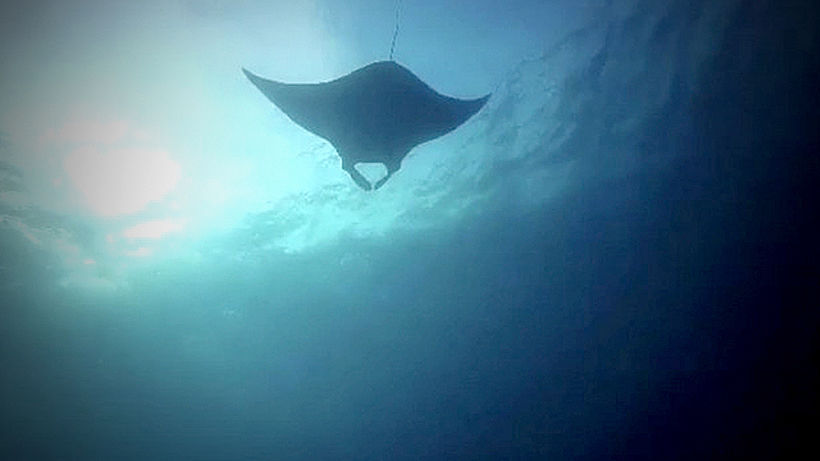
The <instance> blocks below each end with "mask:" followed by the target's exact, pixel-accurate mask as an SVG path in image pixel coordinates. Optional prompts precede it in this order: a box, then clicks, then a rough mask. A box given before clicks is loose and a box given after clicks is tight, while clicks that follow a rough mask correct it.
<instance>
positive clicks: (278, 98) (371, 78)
mask: <svg viewBox="0 0 820 461" xmlns="http://www.w3.org/2000/svg"><path fill="white" fill-rule="evenodd" d="M242 71H243V72H244V73H245V75H246V76H247V77H248V79H249V80H250V81H251V82H252V83H253V84H254V85H256V87H257V88H258V89H259V90H260V91H261V92H262V94H264V95H265V96H267V98H268V99H269V100H270V101H271V102H272V103H273V104H275V105H276V106H277V107H278V108H279V109H281V110H282V112H284V113H285V115H287V116H288V117H289V118H290V119H291V120H293V121H294V122H295V123H296V124H297V125H299V126H301V127H302V128H304V129H306V130H308V131H309V132H311V133H313V134H315V135H317V136H319V137H322V138H324V139H326V140H327V141H328V142H330V144H332V145H333V147H334V149H336V152H337V153H338V154H339V157H341V159H342V169H343V170H344V171H346V172H347V173H348V174H349V175H350V177H351V178H352V179H353V181H355V182H356V184H358V185H359V187H361V188H362V189H364V190H371V189H373V188H375V189H378V188H380V187H381V186H383V185H384V183H385V182H387V180H388V179H390V177H391V176H392V175H393V174H394V173H396V171H398V170H399V168H401V162H402V160H403V159H404V157H405V156H407V154H408V153H409V152H410V151H411V150H412V149H413V148H414V147H416V146H418V145H419V144H421V143H423V142H426V141H430V140H432V139H435V138H438V137H440V136H442V135H445V134H447V133H449V132H450V131H453V130H454V129H456V128H457V127H458V126H459V125H461V124H462V123H464V122H466V121H467V119H469V118H470V117H472V116H473V115H474V114H475V113H476V112H478V111H479V110H480V109H481V108H482V107H483V106H484V103H486V102H487V99H489V97H490V95H489V94H488V95H486V96H484V97H481V98H478V99H469V100H465V99H456V98H451V97H449V96H444V95H442V94H440V93H438V92H436V91H435V90H433V89H432V88H430V86H428V85H427V84H426V83H424V82H423V81H421V79H419V78H418V77H416V76H415V75H414V74H413V73H412V72H410V71H409V70H407V69H406V68H404V67H402V66H401V65H399V64H397V63H396V62H395V61H379V62H374V63H372V64H369V65H367V66H365V67H362V68H360V69H357V70H355V71H353V72H351V73H350V74H348V75H345V76H343V77H340V78H337V79H336V80H331V81H328V82H323V83H308V84H304V83H296V84H294V83H281V82H277V81H273V80H266V79H264V78H261V77H259V76H257V75H254V74H252V73H251V72H249V71H248V70H246V69H244V68H243V69H242ZM363 162H364V163H381V164H383V165H384V166H385V168H386V169H387V174H386V175H385V176H384V177H383V178H381V179H380V180H379V181H377V182H376V183H375V184H374V185H371V184H370V182H369V181H368V180H367V178H365V177H364V176H363V175H362V174H361V173H359V171H358V170H356V164H357V163H363Z"/></svg>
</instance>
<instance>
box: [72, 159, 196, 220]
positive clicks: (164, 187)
mask: <svg viewBox="0 0 820 461" xmlns="http://www.w3.org/2000/svg"><path fill="white" fill-rule="evenodd" d="M63 167H64V169H65V171H66V173H67V174H68V176H69V178H70V179H71V182H72V184H73V185H74V187H76V188H77V190H79V192H80V193H81V194H82V196H83V198H84V199H85V202H86V204H87V205H88V206H89V207H90V208H91V209H92V210H93V211H94V212H95V213H97V214H99V215H102V216H117V215H126V214H132V213H136V212H138V211H140V210H142V209H143V208H145V206H146V205H147V204H148V203H150V202H152V201H158V200H160V199H162V198H163V197H164V196H165V195H166V194H168V193H169V192H170V191H171V190H173V188H174V186H176V183H177V181H179V177H180V167H179V164H178V163H176V162H174V161H173V160H171V158H170V157H169V156H168V153H167V152H165V151H164V150H161V149H138V148H122V149H108V150H101V149H96V148H93V147H81V148H78V149H75V150H74V151H73V152H71V154H69V155H68V156H67V157H66V158H65V161H64V162H63Z"/></svg>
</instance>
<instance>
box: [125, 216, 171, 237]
mask: <svg viewBox="0 0 820 461" xmlns="http://www.w3.org/2000/svg"><path fill="white" fill-rule="evenodd" d="M184 227H185V222H184V221H182V220H179V219H157V220H153V221H145V222H141V223H139V224H137V225H135V226H132V227H129V228H128V229H125V230H124V231H123V232H122V235H123V237H125V238H129V239H158V238H162V236H163V235H165V234H168V233H169V232H178V231H181V230H182V229H183V228H184Z"/></svg>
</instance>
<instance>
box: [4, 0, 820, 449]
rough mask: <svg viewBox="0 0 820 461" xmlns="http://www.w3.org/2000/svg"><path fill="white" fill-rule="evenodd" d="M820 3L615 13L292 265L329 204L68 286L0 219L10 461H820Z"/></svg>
mask: <svg viewBox="0 0 820 461" xmlns="http://www.w3.org/2000/svg"><path fill="white" fill-rule="evenodd" d="M715 3H720V5H716V4H715ZM816 10H817V7H816V6H814V5H812V4H811V3H810V2H801V1H785V2H782V1H780V2H774V1H734V2H730V1H727V2H707V1H669V2H632V3H629V2H622V3H618V2H613V3H612V4H610V5H609V6H607V7H605V8H602V9H601V10H600V11H599V13H598V15H597V16H595V17H590V18H588V20H587V21H586V23H585V25H584V26H583V27H581V28H579V29H577V30H576V31H575V32H573V33H571V34H569V35H567V36H566V37H564V38H563V39H562V40H561V41H559V42H557V43H556V44H554V45H550V46H549V47H548V49H546V50H545V51H544V53H543V54H542V55H541V56H539V57H537V58H533V59H530V60H527V61H525V62H522V63H521V64H519V65H518V66H516V67H515V69H514V70H512V71H511V72H510V73H509V74H508V75H507V76H506V77H505V78H504V80H503V82H501V83H500V84H499V86H498V88H496V91H495V93H494V96H493V99H492V101H491V103H490V104H489V106H488V107H487V108H486V109H485V111H483V112H482V113H481V114H480V115H479V116H478V117H477V118H476V120H475V121H474V122H471V124H470V125H469V126H465V127H464V130H465V131H464V132H463V133H461V134H459V135H458V136H459V137H458V138H456V139H457V141H452V143H451V144H447V146H448V147H450V148H452V151H451V152H450V153H448V154H447V155H449V156H452V158H453V160H452V161H451V163H446V164H443V165H442V166H441V167H440V168H438V169H434V170H433V169H431V171H433V173H430V176H429V177H423V178H420V179H418V180H414V182H410V181H409V180H405V182H404V183H402V178H401V177H400V176H397V177H396V178H395V179H394V180H391V184H390V185H389V186H391V187H392V188H393V190H394V192H392V193H398V192H395V191H396V190H401V189H398V188H399V187H406V188H408V190H411V191H412V194H413V195H412V197H413V198H414V200H416V201H415V202H413V203H414V205H412V206H411V205H407V204H406V203H409V199H408V200H407V202H401V201H398V202H396V203H398V204H399V205H402V206H400V207H399V208H395V207H394V208H391V207H392V206H393V205H395V204H396V203H392V204H391V203H388V204H387V205H385V206H384V208H385V209H392V210H393V215H392V218H391V219H392V220H391V221H390V222H389V223H388V224H387V225H385V227H383V228H381V229H379V230H377V231H376V232H371V233H366V232H364V231H362V230H361V229H359V228H357V227H356V226H355V225H354V226H352V227H350V228H349V229H347V230H345V229H342V230H340V231H339V232H338V233H337V234H335V235H334V236H333V237H332V238H327V239H325V240H322V241H319V242H313V244H311V245H306V244H305V245H301V244H300V245H299V246H298V249H293V248H291V249H287V248H286V246H287V242H291V241H292V239H293V238H294V237H293V235H297V234H298V232H302V231H300V229H304V228H305V226H309V225H310V223H311V222H312V221H310V218H306V217H305V215H307V216H315V215H317V214H319V215H323V216H327V215H329V216H330V217H328V218H326V219H330V220H332V219H333V213H334V212H335V211H334V210H336V208H338V209H344V210H348V211H349V210H350V209H354V211H353V213H354V215H353V216H354V217H357V219H358V218H362V217H361V216H359V215H355V212H356V211H355V210H357V209H358V208H356V207H357V206H359V205H357V204H358V203H359V202H356V201H354V200H353V199H349V198H348V197H349V196H350V194H352V193H353V192H351V191H354V190H355V186H353V185H350V184H346V183H342V184H344V186H336V185H334V186H328V187H325V188H320V189H317V190H315V191H310V192H307V193H304V194H300V195H296V196H292V197H287V198H286V199H285V200H284V201H283V202H282V203H281V204H280V205H278V206H277V207H274V208H271V209H268V210H262V211H259V212H256V213H251V214H248V215H247V216H245V217H244V218H243V220H242V225H241V226H238V227H236V228H234V229H231V230H229V231H225V232H222V233H218V234H214V235H211V236H208V237H207V238H202V239H200V240H198V241H197V243H196V250H197V252H196V254H197V257H196V258H190V257H187V256H186V257H179V258H167V259H164V260H157V261H154V262H146V263H143V264H141V265H137V266H135V267H132V268H128V269H127V270H123V269H116V270H115V269H111V270H110V271H107V270H106V269H103V268H100V269H96V270H97V273H95V274H94V280H102V281H107V283H110V284H111V285H113V286H114V288H110V287H109V288H105V289H99V290H92V289H77V288H76V287H73V285H72V284H71V283H70V282H66V280H67V279H66V274H65V272H64V269H63V266H62V262H61V260H59V258H57V257H56V256H55V255H54V254H52V253H51V252H50V251H49V249H48V248H44V247H43V246H42V245H38V242H40V243H41V242H42V239H41V238H37V236H38V235H40V234H36V233H32V232H33V231H32V230H31V229H38V230H40V231H43V229H45V230H49V229H51V230H54V229H58V230H59V232H63V233H65V234H66V235H69V236H71V238H74V239H75V241H77V242H81V243H80V245H81V246H82V245H83V243H82V242H90V243H87V245H86V246H84V247H83V248H92V247H93V246H94V243H93V242H94V241H95V239H96V238H97V237H95V234H94V232H95V231H94V230H93V229H89V228H88V226H86V225H84V224H82V223H79V222H77V221H76V220H75V219H73V218H72V217H71V216H67V215H57V214H54V213H52V212H48V211H44V210H37V209H35V208H31V207H29V208H26V207H19V206H14V205H13V204H8V203H0V213H2V215H3V226H2V227H0V251H1V253H0V255H2V264H0V294H2V309H0V363H1V364H2V372H0V373H2V380H0V458H2V459H32V460H33V459H123V460H124V459H201V460H205V459H494V458H500V459H704V458H718V459H724V458H739V459H753V458H765V459H772V458H777V457H780V456H784V455H786V454H788V453H794V452H793V450H796V449H798V448H800V449H808V450H810V451H813V452H815V453H816V452H817V448H816V445H812V444H811V438H812V436H813V431H812V428H811V427H810V426H807V425H806V421H812V420H814V419H816V416H817V389H818V384H820V382H818V367H817V363H818V361H817V358H818V357H817V351H818V350H820V347H818V346H819V345H818V325H820V324H819V323H818V309H817V308H818V286H820V284H818V275H820V272H818V261H820V259H819V257H820V254H818V244H817V235H818V234H817V227H816V224H815V222H814V218H815V217H816V215H817V211H818V210H817V182H816V180H817V176H818V171H820V169H818V168H820V165H818V160H817V157H816V155H815V153H816V152H817V151H818V143H817V133H818V131H817V127H818V125H817V107H818V103H820V101H818V92H817V90H816V84H817V82H818V81H820V80H819V79H818V77H820V75H818V69H820V67H819V66H818V64H820V63H818V33H817V24H818V23H820V22H818V20H820V18H818V14H817V11H816ZM454 135H455V134H454ZM445 142H446V141H445ZM4 148H11V147H8V146H4ZM428 153H429V152H428ZM423 155H424V154H419V155H418V157H417V158H418V161H419V162H424V161H429V162H435V161H436V160H435V159H431V158H427V160H425V158H424V157H422V156H423ZM413 166H414V165H413V164H412V163H409V162H408V164H407V165H405V169H407V170H408V171H409V170H412V169H413ZM0 173H2V176H0V180H2V182H0V187H2V188H3V191H14V190H17V189H23V188H24V184H23V183H24V181H23V178H22V175H21V174H20V172H19V171H17V170H16V169H15V167H14V166H13V164H11V163H6V162H4V163H0ZM411 175H412V173H408V177H411ZM394 181H395V184H393V182H394ZM388 189H390V187H386V188H385V190H386V191H387V192H385V194H390V193H391V192H390V191H389V190H388ZM387 196H388V197H389V195H387ZM382 199H383V198H382V197H380V196H379V195H378V193H375V194H370V195H368V196H367V200H369V201H379V200H382ZM362 206H364V205H362ZM365 211H367V210H365ZM377 211H378V210H377ZM377 211H373V213H374V214H375V213H377ZM362 216H367V215H366V213H365V214H364V215H362ZM362 219H364V218H362ZM305 223H307V224H305ZM43 232H46V231H43ZM55 232H56V231H55ZM61 235H62V234H61ZM298 235H301V234H298ZM300 238H301V237H300ZM180 239H182V240H184V238H182V237H180ZM289 239H291V240H289ZM283 242H284V243H283ZM174 244H175V243H173V241H172V243H169V245H170V246H173V245H174ZM283 248H284V249H283ZM101 283H102V282H101ZM106 286H107V285H106Z"/></svg>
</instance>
